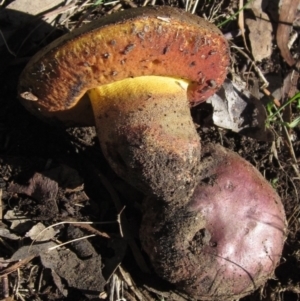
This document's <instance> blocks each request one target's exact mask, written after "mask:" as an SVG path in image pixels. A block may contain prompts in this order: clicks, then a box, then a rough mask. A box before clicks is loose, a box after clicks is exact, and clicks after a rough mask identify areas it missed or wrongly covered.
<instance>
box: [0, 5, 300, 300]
mask: <svg viewBox="0 0 300 301" xmlns="http://www.w3.org/2000/svg"><path fill="white" fill-rule="evenodd" d="M170 4H171V3H170ZM173 5H177V6H180V4H179V3H175V4H174V3H173ZM224 5H225V4H224ZM126 7H128V6H127V5H126ZM230 8H231V9H235V8H236V6H235V2H234V1H233V2H232V3H231V6H230ZM202 9H203V10H208V8H207V7H202ZM227 9H228V8H227ZM208 11H209V10H208ZM82 14H83V13H82ZM94 14H95V13H94ZM98 14H105V11H104V10H102V11H101V10H100V9H99V12H98ZM199 14H200V15H201V12H199ZM80 16H81V15H80ZM80 16H78V15H76V16H74V18H75V19H77V20H78V19H80ZM90 18H95V15H92V16H91V17H90ZM230 26H234V25H230ZM230 26H229V27H227V28H226V30H227V31H229V30H230ZM235 26H236V25H235ZM30 30H31V29H30V28H23V29H22V30H19V31H17V32H16V34H15V36H14V37H13V38H12V39H11V40H10V41H11V43H10V45H11V47H12V49H13V50H14V51H15V50H16V46H17V45H18V44H20V41H22V40H23V37H24V36H26V33H27V34H28V31H30ZM62 32H63V30H61V29H59V30H56V31H54V32H52V34H51V35H49V36H47V37H46V39H43V40H41V43H40V44H30V43H32V41H31V42H30V40H29V41H28V43H29V45H28V44H27V46H26V47H27V48H26V47H25V49H23V50H22V51H21V52H19V53H18V56H17V57H14V56H12V55H11V54H9V53H8V52H7V49H6V48H5V47H2V48H1V50H0V51H1V52H0V64H1V66H2V67H1V70H0V72H1V73H0V82H1V87H0V192H2V196H1V198H0V201H2V207H1V214H2V228H6V229H8V230H9V232H10V233H14V234H16V235H18V237H19V238H18V239H12V238H11V237H10V238H5V237H2V238H1V239H0V256H1V259H3V263H0V264H1V265H2V267H3V269H5V268H6V267H7V264H5V262H4V260H8V259H10V258H12V256H13V255H14V254H15V253H16V252H17V251H18V250H20V249H21V248H22V246H24V245H25V246H28V245H29V244H30V243H31V242H32V240H31V239H30V238H29V237H26V236H25V234H26V232H27V231H28V230H29V229H30V228H31V227H32V226H33V225H34V224H37V223H38V222H41V223H42V224H43V225H44V226H46V227H47V226H50V225H53V224H55V223H60V222H76V223H78V222H80V221H82V222H86V221H92V222H95V224H93V225H87V224H81V225H79V224H76V227H77V228H76V227H75V228H76V229H80V233H78V232H76V231H77V230H76V231H73V230H72V227H71V226H70V225H69V226H68V225H65V224H60V225H58V226H56V227H55V230H56V231H57V232H56V236H55V241H60V242H65V241H68V240H71V239H74V238H77V237H80V236H83V235H91V234H94V235H95V236H94V237H92V238H89V240H88V242H87V241H86V240H82V241H81V243H78V244H77V245H76V244H74V243H73V244H71V245H70V247H69V248H70V250H72V252H74V253H75V254H76V256H75V257H76V260H79V261H78V262H77V261H76V260H75V259H71V261H72V260H73V262H72V263H70V265H71V266H75V267H74V268H75V269H76V265H78V266H80V264H82V262H83V260H84V259H85V258H89V260H90V259H91V258H95V261H90V264H89V268H90V270H89V269H88V268H86V270H80V269H78V271H80V272H78V273H77V274H80V275H79V276H80V277H82V281H81V282H84V283H86V287H81V286H80V284H78V279H77V280H76V279H75V278H76V277H78V275H77V276H76V275H74V276H72V277H73V278H74V279H75V280H74V279H73V280H70V279H68V277H67V276H66V278H67V280H64V279H63V280H62V279H61V278H60V277H59V276H58V275H57V274H55V273H54V272H53V270H55V269H54V268H53V266H51V264H53V262H52V261H51V264H50V263H49V262H50V261H49V260H50V259H49V258H48V257H47V256H45V257H38V256H37V257H34V258H32V260H31V261H29V262H28V263H26V264H23V265H22V263H20V267H19V269H14V271H13V272H12V273H10V274H9V275H8V290H7V289H5V285H4V282H5V280H3V281H2V284H3V285H4V286H3V287H2V290H3V293H5V292H6V291H8V292H9V296H14V297H13V298H14V299H15V300H19V299H20V300H55V301H57V300H66V301H67V300H91V299H93V298H95V299H97V298H96V295H95V293H93V292H92V290H93V289H94V288H95V287H96V288H97V294H98V293H99V291H102V296H103V298H104V297H105V290H106V287H105V281H104V279H108V278H109V277H110V276H111V275H112V274H113V273H114V270H115V269H116V268H117V267H118V265H119V264H120V263H121V265H122V267H123V268H124V270H126V272H127V273H126V274H122V272H120V271H118V273H117V275H119V277H120V278H121V279H124V278H125V279H126V277H125V276H124V275H127V276H128V275H130V279H132V281H133V283H132V285H131V286H130V285H128V286H127V287H126V288H125V289H124V298H125V299H126V300H127V299H128V300H140V298H141V296H142V299H143V300H181V301H182V300H187V299H188V298H187V297H186V296H184V295H182V294H181V293H178V292H177V291H176V290H175V289H174V287H173V286H172V285H170V284H168V283H166V282H164V281H162V280H160V279H159V277H158V276H156V275H155V273H154V271H153V269H152V267H151V264H150V262H149V259H148V258H147V255H146V254H145V253H144V252H143V251H142V248H141V245H140V242H139V238H138V231H139V225H140V222H141V218H142V216H141V215H142V213H141V212H142V210H141V206H142V202H143V199H144V195H143V194H142V193H140V192H139V191H137V190H136V189H135V188H133V187H131V186H130V185H128V184H127V183H125V182H124V181H123V180H121V179H120V178H119V177H117V176H116V175H115V173H114V172H113V171H112V170H111V168H110V167H109V165H108V163H107V162H106V160H105V158H104V156H103V154H102V151H101V148H100V145H99V142H98V139H97V137H96V133H95V129H94V128H93V127H83V128H76V127H74V128H64V127H59V126H57V127H54V126H52V125H48V124H46V123H44V122H42V121H40V120H38V119H37V118H36V117H34V116H32V115H30V114H29V113H28V112H27V111H26V110H25V108H24V107H23V106H22V105H21V104H20V103H19V101H18V99H17V84H18V78H19V76H20V73H21V71H22V69H23V68H24V66H25V64H26V63H27V62H28V60H29V59H30V57H31V56H32V54H33V53H35V52H36V51H37V49H39V48H42V47H43V46H45V45H46V44H47V43H48V42H49V41H50V40H53V39H54V38H55V37H57V36H60V35H61V34H62ZM235 42H236V43H237V45H241V43H242V39H241V38H236V40H235ZM233 56H234V62H235V68H236V70H238V72H239V73H240V74H239V75H243V74H242V71H239V70H242V66H243V64H245V58H244V57H241V56H240V55H239V54H238V53H234V54H233ZM260 67H261V68H262V70H263V71H264V72H266V73H272V74H276V73H278V72H281V73H282V74H286V73H287V72H289V68H288V67H287V66H286V64H285V63H284V62H283V60H282V59H281V58H280V55H279V52H278V49H275V50H274V53H273V54H272V56H271V58H270V59H266V60H265V61H263V62H262V64H261V65H260ZM251 79H252V80H253V82H255V81H257V80H258V79H257V77H256V78H255V77H253V78H251ZM250 82H251V81H250ZM291 109H292V112H295V108H294V107H293V106H292V108H291ZM211 114H212V108H211V106H209V105H207V104H204V105H200V106H198V107H196V108H193V109H192V115H193V118H194V122H195V123H196V124H197V125H199V127H198V133H199V135H200V137H201V141H202V143H203V144H206V143H219V144H221V145H223V146H224V147H226V148H229V149H231V150H233V151H235V152H237V153H238V154H239V155H240V156H242V157H243V158H245V159H246V160H247V161H249V162H250V163H252V164H253V165H254V166H255V167H256V168H257V169H258V170H259V171H260V172H261V173H262V174H263V175H264V177H265V178H266V179H267V180H268V181H269V182H271V183H272V185H273V187H274V188H275V189H276V191H277V192H278V194H279V195H280V197H281V199H282V202H283V204H284V207H285V210H286V215H287V220H288V222H289V226H288V237H287V240H286V243H285V246H284V250H283V255H282V259H281V262H280V264H279V266H278V268H277V269H276V272H275V276H274V278H273V279H270V280H269V281H268V282H267V283H266V284H265V285H264V286H263V287H262V288H260V289H258V290H257V291H255V292H254V293H252V294H251V295H250V296H248V297H245V298H243V299H241V300H244V301H251V300H272V301H277V300H283V301H293V300H295V301H296V300H299V296H300V251H299V250H300V243H299V239H300V232H299V225H300V221H299V195H298V193H299V191H300V181H299V177H298V176H297V174H296V172H295V165H298V164H299V157H300V142H299V141H300V140H299V139H300V128H299V126H298V127H296V128H294V129H293V130H292V131H291V136H293V137H294V138H293V139H292V147H293V152H294V154H295V158H296V159H297V160H298V161H297V162H294V161H293V157H292V155H291V148H290V146H289V145H288V143H286V138H285V135H284V132H282V131H281V128H280V126H279V125H278V124H275V126H274V128H272V130H273V131H274V133H275V140H274V141H270V142H264V141H257V140H255V139H252V138H250V137H247V136H242V135H239V134H237V133H233V132H231V131H230V130H225V129H221V128H218V127H216V126H214V125H213V124H212V120H211ZM298 114H299V112H298ZM55 183H56V184H55ZM11 210H13V211H14V212H19V213H22V216H25V217H26V219H28V223H26V224H23V225H22V226H19V227H16V228H14V229H11V226H12V221H13V220H14V219H18V217H17V215H16V216H14V217H11V218H5V215H6V214H7V212H8V211H11ZM123 210H124V211H123ZM121 212H122V214H121ZM120 214H121V216H122V218H120ZM125 216H126V219H124V217H125ZM19 219H20V218H19ZM120 228H121V231H120ZM74 232H75V233H74ZM121 234H123V237H122V235H121ZM53 239H54V238H53ZM133 241H134V242H135V245H134V244H133V243H132V242H133ZM26 250H27V251H28V249H26ZM28 252H29V251H28ZM63 252H66V249H64V250H63ZM57 256H58V257H57V258H59V256H61V257H63V256H64V258H65V260H67V259H66V258H68V260H69V258H71V255H70V254H69V253H68V254H65V253H64V254H62V253H60V252H58V255H57ZM97 256H100V257H97ZM140 256H141V257H142V259H141V258H140ZM21 257H22V256H21ZM46 257H47V258H46ZM72 258H73V257H72ZM78 258H79V259H78ZM56 260H61V259H56ZM93 264H97V266H99V269H100V270H101V271H102V275H101V273H100V274H99V281H98V283H96V284H94V283H91V281H90V282H89V281H88V280H87V281H85V280H84V279H85V278H86V276H88V275H91V274H94V273H96V272H95V271H94V270H93V269H92V266H93ZM9 265H11V264H9ZM101 265H102V269H101V267H100V266H101ZM78 266H77V267H78ZM124 270H123V273H125V272H124ZM84 271H86V275H83V274H84V273H85V272H84ZM146 272H149V273H150V275H151V276H150V277H149V274H148V273H146ZM0 273H1V272H0ZM57 273H58V272H57ZM62 273H66V272H65V271H64V272H62ZM66 274H68V273H66ZM69 274H76V273H69ZM101 276H103V277H104V279H102V278H101ZM113 278H114V277H111V282H112V281H116V280H113ZM79 282H80V281H79ZM125 282H126V283H127V284H128V283H129V281H128V280H127V281H125ZM16 287H17V288H16ZM87 290H89V291H87ZM139 294H140V295H139ZM6 297H8V296H6ZM14 299H11V300H14ZM115 299H117V298H115ZM7 300H9V299H7ZM110 300H111V299H110ZM112 300H114V299H112Z"/></svg>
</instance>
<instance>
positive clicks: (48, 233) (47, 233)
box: [25, 223, 56, 241]
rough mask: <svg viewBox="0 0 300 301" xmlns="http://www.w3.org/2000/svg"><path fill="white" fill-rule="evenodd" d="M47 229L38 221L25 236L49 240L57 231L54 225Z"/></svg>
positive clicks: (38, 239)
mask: <svg viewBox="0 0 300 301" xmlns="http://www.w3.org/2000/svg"><path fill="white" fill-rule="evenodd" d="M45 229H46V227H45V226H44V225H43V224H42V223H37V224H36V225H34V226H33V227H32V228H31V229H30V230H29V231H28V232H27V233H26V235H25V236H26V237H30V238H31V239H32V240H34V241H47V240H50V239H52V238H54V236H55V234H56V231H55V230H54V229H53V228H52V227H51V228H47V229H46V230H45Z"/></svg>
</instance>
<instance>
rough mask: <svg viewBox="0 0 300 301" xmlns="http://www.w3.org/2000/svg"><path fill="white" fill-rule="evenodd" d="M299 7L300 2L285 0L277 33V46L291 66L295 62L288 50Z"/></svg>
mask: <svg viewBox="0 0 300 301" xmlns="http://www.w3.org/2000/svg"><path fill="white" fill-rule="evenodd" d="M298 5H299V1H298V0H285V1H283V2H282V6H281V9H280V16H279V25H278V28H277V33H276V40H277V45H278V47H279V49H280V52H281V55H282V57H283V58H284V60H285V61H286V62H287V63H288V64H289V65H290V66H293V65H294V64H295V60H294V58H293V56H292V54H291V52H290V50H289V48H288V42H289V38H290V30H291V26H292V23H293V21H294V19H295V15H296V13H297V7H298Z"/></svg>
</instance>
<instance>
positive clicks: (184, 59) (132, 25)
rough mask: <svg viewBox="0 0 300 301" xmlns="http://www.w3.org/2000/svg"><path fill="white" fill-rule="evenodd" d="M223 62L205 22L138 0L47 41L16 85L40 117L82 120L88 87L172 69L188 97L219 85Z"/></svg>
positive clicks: (196, 99) (87, 120) (222, 48)
mask: <svg viewBox="0 0 300 301" xmlns="http://www.w3.org/2000/svg"><path fill="white" fill-rule="evenodd" d="M228 64H229V55H228V45H227V42H226V40H225V38H224V37H223V36H222V34H221V32H220V30H219V29H218V28H217V27H215V26H214V25H213V24H210V23H209V22H207V21H205V20H204V19H201V18H199V17H197V16H195V15H192V14H189V13H187V12H185V11H183V10H179V9H175V8H171V7H143V8H136V9H130V10H125V11H121V12H118V13H115V14H112V15H109V16H106V17H103V18H101V19H99V20H97V21H94V22H91V23H89V24H87V25H86V26H83V27H81V28H79V29H76V30H74V31H73V32H71V33H68V34H66V35H64V36H62V37H61V38H59V39H57V40H55V41H54V42H53V43H51V44H49V45H48V46H47V47H46V48H44V49H43V50H41V51H40V52H38V53H37V54H36V55H35V56H34V57H33V58H32V59H31V61H30V62H29V63H28V65H27V66H26V67H25V69H24V71H23V73H22V75H21V78H20V81H19V91H18V93H19V97H20V99H21V102H22V103H23V104H24V105H25V107H26V108H27V109H28V110H29V111H31V112H32V113H34V114H35V115H37V116H39V117H41V118H44V117H46V118H50V119H51V117H52V119H55V120H57V119H58V120H61V121H63V122H65V123H69V122H70V121H71V120H72V119H73V120H72V121H73V123H74V124H85V125H89V124H91V123H92V124H93V123H94V121H93V120H92V118H91V116H92V115H91V112H92V110H91V107H90V104H89V102H88V98H87V97H85V93H86V92H87V91H88V90H89V89H92V88H95V87H97V86H101V85H106V84H110V83H112V82H114V81H119V80H122V79H124V78H130V77H138V76H144V75H158V76H168V77H177V78H182V79H186V80H188V81H189V82H190V85H189V87H188V93H187V94H188V99H189V101H190V103H191V105H195V104H198V103H200V102H202V101H204V100H206V98H208V97H209V96H210V95H212V94H213V93H214V92H215V91H216V90H217V89H218V88H219V87H220V85H221V84H222V83H223V80H224V79H225V76H226V73H227V66H228ZM80 99H82V100H83V101H80V102H79V100H80ZM84 111H85V112H84Z"/></svg>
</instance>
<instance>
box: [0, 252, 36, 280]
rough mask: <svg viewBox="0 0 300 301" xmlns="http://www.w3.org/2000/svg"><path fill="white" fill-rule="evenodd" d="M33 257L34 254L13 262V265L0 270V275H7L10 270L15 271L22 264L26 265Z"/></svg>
mask: <svg viewBox="0 0 300 301" xmlns="http://www.w3.org/2000/svg"><path fill="white" fill-rule="evenodd" d="M34 257H35V255H31V256H29V257H27V258H25V259H22V260H20V261H18V262H16V263H14V264H13V265H11V266H9V267H8V268H6V269H4V270H2V271H0V277H1V278H2V277H4V276H7V275H8V274H11V273H12V272H15V271H16V270H18V269H19V268H20V267H22V266H24V265H26V264H27V263H28V262H30V261H31V260H32V259H33V258H34Z"/></svg>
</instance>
